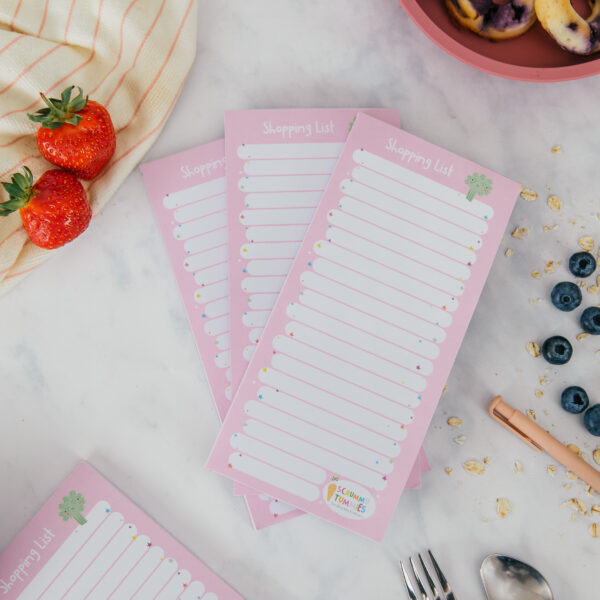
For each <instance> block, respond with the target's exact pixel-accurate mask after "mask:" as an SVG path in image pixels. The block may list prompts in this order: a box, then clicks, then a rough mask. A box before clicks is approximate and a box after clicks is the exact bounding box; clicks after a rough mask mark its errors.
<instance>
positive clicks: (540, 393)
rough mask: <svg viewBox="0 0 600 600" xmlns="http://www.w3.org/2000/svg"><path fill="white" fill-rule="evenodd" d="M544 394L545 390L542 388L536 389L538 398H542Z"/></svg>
mask: <svg viewBox="0 0 600 600" xmlns="http://www.w3.org/2000/svg"><path fill="white" fill-rule="evenodd" d="M543 395H544V392H542V390H535V397H536V398H541V397H542V396H543Z"/></svg>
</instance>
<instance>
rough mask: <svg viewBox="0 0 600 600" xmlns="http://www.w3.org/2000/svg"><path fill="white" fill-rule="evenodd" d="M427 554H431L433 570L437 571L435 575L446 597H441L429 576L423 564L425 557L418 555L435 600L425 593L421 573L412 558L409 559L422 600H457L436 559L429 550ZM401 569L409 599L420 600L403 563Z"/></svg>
mask: <svg viewBox="0 0 600 600" xmlns="http://www.w3.org/2000/svg"><path fill="white" fill-rule="evenodd" d="M427 553H428V554H429V558H430V560H431V564H432V565H433V570H434V571H435V574H436V575H437V578H438V580H439V582H440V586H441V588H442V591H443V594H444V595H443V596H441V595H440V593H439V592H438V589H437V587H436V585H435V582H434V580H433V579H432V577H431V575H430V574H429V571H428V570H427V567H426V566H425V563H424V562H423V557H422V556H421V555H420V554H418V557H419V562H420V563H421V569H422V570H423V573H424V574H425V579H426V580H427V584H428V585H429V589H430V590H431V593H432V594H433V598H430V597H429V596H428V594H427V592H426V591H425V586H424V585H423V582H422V580H421V577H420V575H419V571H418V570H417V567H416V565H415V561H414V560H413V558H412V556H411V557H409V559H408V560H409V562H410V566H411V570H412V573H413V576H414V578H415V581H416V582H417V588H418V590H419V594H420V596H421V600H456V596H455V595H454V592H453V591H452V589H451V588H450V584H449V583H448V580H447V579H446V578H445V577H444V574H443V573H442V570H441V569H440V567H439V565H438V564H437V561H436V560H435V557H434V556H433V554H432V553H431V550H427ZM400 568H401V569H402V575H403V576H404V582H405V583H406V590H407V592H408V597H409V598H410V600H418V599H417V594H416V592H415V590H414V588H413V586H412V583H411V580H410V577H409V576H408V573H407V572H406V569H405V568H404V564H403V563H402V561H400Z"/></svg>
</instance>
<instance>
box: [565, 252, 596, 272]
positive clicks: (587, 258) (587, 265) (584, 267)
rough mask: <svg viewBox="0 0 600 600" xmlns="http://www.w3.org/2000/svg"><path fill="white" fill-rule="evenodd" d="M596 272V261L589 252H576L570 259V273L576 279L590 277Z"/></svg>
mask: <svg viewBox="0 0 600 600" xmlns="http://www.w3.org/2000/svg"><path fill="white" fill-rule="evenodd" d="M595 270H596V259H595V258H594V257H593V256H592V255H591V254H590V253H589V252H575V254H573V256H571V258H570V259H569V271H571V273H573V275H575V277H588V276H589V275H591V274H592V273H593V272H594V271H595Z"/></svg>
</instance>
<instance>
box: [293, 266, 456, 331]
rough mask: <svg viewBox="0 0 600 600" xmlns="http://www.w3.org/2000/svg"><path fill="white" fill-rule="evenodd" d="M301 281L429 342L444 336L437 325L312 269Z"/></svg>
mask: <svg viewBox="0 0 600 600" xmlns="http://www.w3.org/2000/svg"><path fill="white" fill-rule="evenodd" d="M300 281H301V282H302V284H303V285H304V286H305V288H307V289H308V290H312V291H314V292H317V293H318V294H320V295H322V296H327V297H328V298H331V299H332V300H335V301H337V302H338V303H341V304H345V305H347V306H350V307H352V308H355V309H357V310H359V311H361V312H362V313H365V314H367V315H370V316H372V317H376V318H378V319H380V320H381V321H385V322H387V323H390V324H392V325H395V326H396V327H399V328H401V329H404V330H405V331H407V332H410V333H412V334H414V335H416V336H417V337H419V338H423V339H425V340H429V341H431V342H442V341H443V340H444V339H445V338H446V332H445V331H444V330H443V329H442V328H441V327H440V326H439V325H437V324H432V323H429V322H427V321H424V320H422V319H418V318H415V317H414V316H413V315H410V314H408V313H406V312H403V311H402V310H399V309H398V308H396V307H395V306H392V305H390V304H385V303H384V302H381V301H380V300H376V299H375V298H372V297H370V296H368V295H367V294H364V293H363V292H359V291H357V290H354V289H352V288H349V287H346V286H345V285H342V284H339V283H337V282H335V281H333V280H331V279H328V278H327V277H323V276H322V275H319V274H318V273H315V272H313V271H305V272H304V273H302V275H301V276H300Z"/></svg>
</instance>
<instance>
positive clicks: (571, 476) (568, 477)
mask: <svg viewBox="0 0 600 600" xmlns="http://www.w3.org/2000/svg"><path fill="white" fill-rule="evenodd" d="M567 479H570V480H571V481H575V480H576V479H577V475H575V473H573V471H567Z"/></svg>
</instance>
